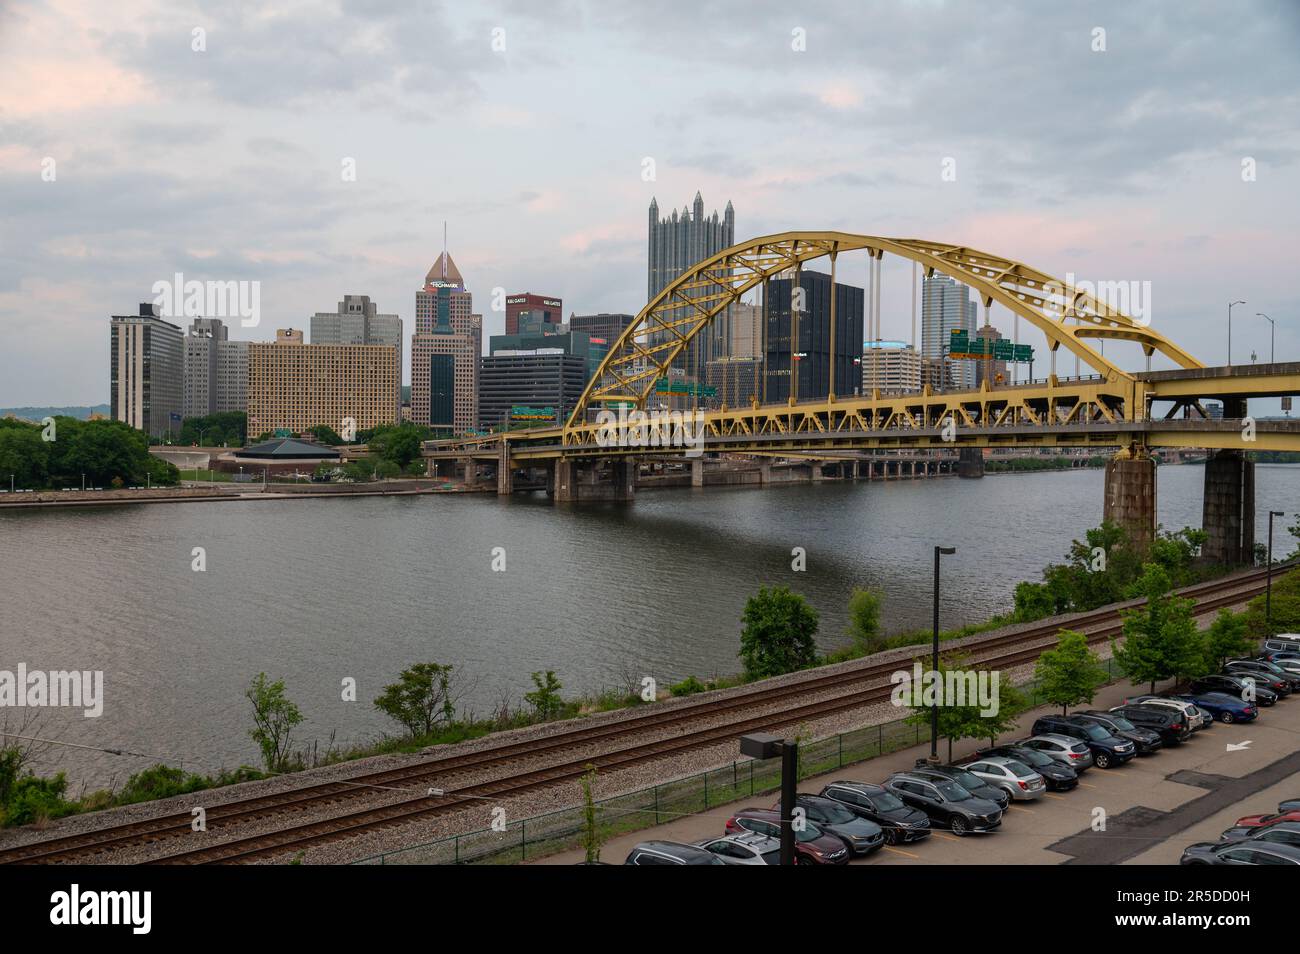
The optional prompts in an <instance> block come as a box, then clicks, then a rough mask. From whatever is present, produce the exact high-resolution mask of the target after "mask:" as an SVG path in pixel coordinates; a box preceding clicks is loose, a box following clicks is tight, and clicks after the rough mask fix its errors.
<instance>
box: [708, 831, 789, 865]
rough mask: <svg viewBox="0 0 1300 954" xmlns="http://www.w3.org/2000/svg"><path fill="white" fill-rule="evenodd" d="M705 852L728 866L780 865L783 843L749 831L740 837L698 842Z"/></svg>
mask: <svg viewBox="0 0 1300 954" xmlns="http://www.w3.org/2000/svg"><path fill="white" fill-rule="evenodd" d="M696 844H698V845H699V846H700V847H701V848H703V849H704V850H705V851H710V852H712V853H713V854H715V855H717V856H718V857H719V858H721V859H722V862H723V864H728V865H779V864H780V863H781V842H780V841H779V840H778V839H776V838H773V837H771V836H770V835H764V834H762V833H760V832H756V831H747V832H743V833H742V834H738V835H723V836H722V837H721V838H708V839H705V840H704V841H701V842H697V843H696Z"/></svg>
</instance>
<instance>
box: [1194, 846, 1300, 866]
mask: <svg viewBox="0 0 1300 954" xmlns="http://www.w3.org/2000/svg"><path fill="white" fill-rule="evenodd" d="M1178 863H1179V864H1180V865H1300V848H1297V847H1296V846H1295V845H1280V844H1263V845H1259V844H1255V843H1254V842H1240V841H1231V842H1226V843H1225V842H1218V843H1215V842H1209V841H1203V842H1200V843H1199V844H1195V845H1188V846H1187V847H1186V848H1185V849H1184V850H1183V857H1182V858H1181V859H1180V860H1179V862H1178Z"/></svg>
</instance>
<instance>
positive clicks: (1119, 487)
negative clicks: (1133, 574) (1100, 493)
mask: <svg viewBox="0 0 1300 954" xmlns="http://www.w3.org/2000/svg"><path fill="white" fill-rule="evenodd" d="M1105 493H1106V500H1105V504H1104V506H1103V508H1102V519H1104V520H1109V521H1110V522H1112V523H1115V524H1118V525H1119V526H1121V527H1123V528H1124V529H1125V530H1127V531H1128V534H1129V539H1130V540H1131V541H1132V543H1133V546H1134V547H1135V548H1137V550H1138V551H1139V552H1145V551H1146V550H1147V549H1148V548H1149V547H1150V546H1151V542H1152V540H1154V539H1155V534H1156V462H1155V460H1154V459H1153V458H1152V457H1151V456H1150V455H1149V454H1148V453H1147V452H1146V450H1145V449H1142V448H1138V449H1135V450H1133V451H1122V452H1120V453H1119V454H1117V455H1116V456H1114V457H1112V458H1111V459H1110V460H1109V461H1108V462H1107V463H1106V490H1105Z"/></svg>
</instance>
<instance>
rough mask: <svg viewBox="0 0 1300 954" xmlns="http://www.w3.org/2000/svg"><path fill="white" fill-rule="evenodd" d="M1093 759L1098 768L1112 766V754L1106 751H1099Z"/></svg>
mask: <svg viewBox="0 0 1300 954" xmlns="http://www.w3.org/2000/svg"><path fill="white" fill-rule="evenodd" d="M1092 760H1093V762H1094V763H1095V764H1096V766H1097V768H1099V769H1108V768H1110V756H1109V755H1107V754H1106V753H1105V752H1098V753H1097V754H1096V755H1094V756H1093V757H1092Z"/></svg>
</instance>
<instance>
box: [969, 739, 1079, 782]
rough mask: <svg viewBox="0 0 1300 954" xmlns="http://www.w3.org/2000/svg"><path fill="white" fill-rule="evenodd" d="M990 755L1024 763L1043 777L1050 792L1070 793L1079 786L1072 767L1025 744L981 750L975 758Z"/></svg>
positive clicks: (1077, 777) (997, 746)
mask: <svg viewBox="0 0 1300 954" xmlns="http://www.w3.org/2000/svg"><path fill="white" fill-rule="evenodd" d="M989 755H1003V756H1006V757H1007V758H1009V759H1015V760H1016V761H1017V762H1023V763H1024V764H1025V765H1027V766H1029V767H1030V768H1031V769H1033V770H1034V771H1035V772H1037V773H1038V774H1039V775H1041V776H1042V777H1043V782H1044V783H1045V784H1046V785H1047V788H1048V790H1049V791H1053V792H1068V791H1069V790H1070V789H1072V788H1076V787H1077V786H1078V784H1079V773H1078V772H1076V771H1075V770H1074V769H1072V768H1071V767H1070V766H1068V765H1066V764H1065V763H1064V762H1058V761H1057V760H1056V759H1054V758H1052V757H1051V756H1050V755H1048V754H1047V753H1045V752H1040V751H1039V750H1038V749H1034V748H1030V747H1029V746H1027V745H1024V744H1017V743H1014V742H1013V743H1010V744H1008V745H996V746H994V747H993V748H991V749H982V750H980V751H979V752H977V753H975V756H974V757H975V758H984V757H986V756H989Z"/></svg>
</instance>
